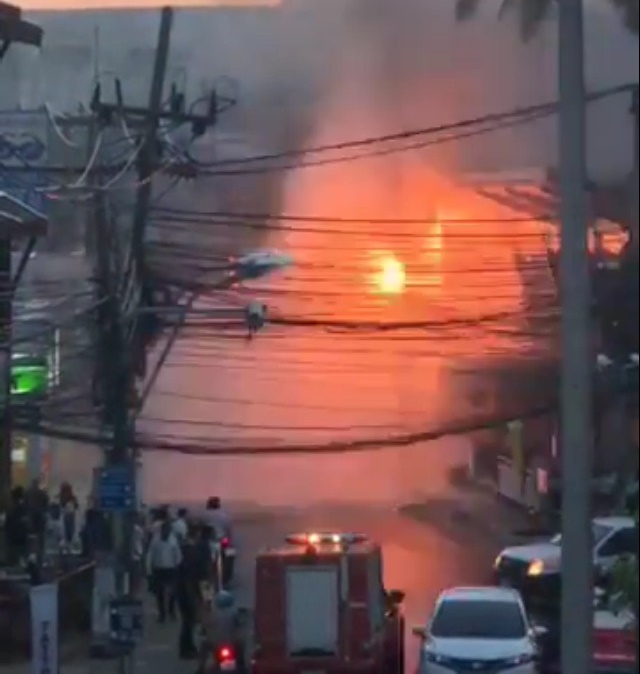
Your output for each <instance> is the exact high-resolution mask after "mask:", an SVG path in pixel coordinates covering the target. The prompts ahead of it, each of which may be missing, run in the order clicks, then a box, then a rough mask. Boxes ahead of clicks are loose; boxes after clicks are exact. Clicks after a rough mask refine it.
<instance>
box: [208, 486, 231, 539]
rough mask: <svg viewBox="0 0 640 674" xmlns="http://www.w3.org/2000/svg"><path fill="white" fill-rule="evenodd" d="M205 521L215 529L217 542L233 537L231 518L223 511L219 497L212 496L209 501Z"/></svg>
mask: <svg viewBox="0 0 640 674" xmlns="http://www.w3.org/2000/svg"><path fill="white" fill-rule="evenodd" d="M205 520H206V523H207V525H208V526H210V527H211V528H212V529H213V532H214V536H215V537H216V539H217V540H220V539H221V538H230V537H231V518H230V517H229V515H228V514H227V513H226V512H225V511H224V510H223V509H222V503H221V502H220V499H219V498H218V497H217V496H212V497H210V498H209V500H208V501H207V514H206V516H205Z"/></svg>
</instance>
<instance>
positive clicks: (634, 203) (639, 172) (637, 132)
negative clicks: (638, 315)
mask: <svg viewBox="0 0 640 674" xmlns="http://www.w3.org/2000/svg"><path fill="white" fill-rule="evenodd" d="M630 112H631V116H632V122H633V168H632V170H631V190H630V198H631V204H630V206H631V209H630V210H631V213H630V215H631V223H630V225H631V226H630V236H631V237H632V241H631V246H632V248H631V250H632V251H634V252H635V254H636V255H637V254H638V243H639V242H638V238H640V231H639V230H640V213H639V211H640V205H639V199H640V194H639V193H640V187H639V186H638V181H639V180H640V129H639V128H638V125H639V124H640V113H639V111H638V86H637V85H636V86H635V87H634V89H633V93H632V98H631V110H630ZM636 280H637V279H636Z"/></svg>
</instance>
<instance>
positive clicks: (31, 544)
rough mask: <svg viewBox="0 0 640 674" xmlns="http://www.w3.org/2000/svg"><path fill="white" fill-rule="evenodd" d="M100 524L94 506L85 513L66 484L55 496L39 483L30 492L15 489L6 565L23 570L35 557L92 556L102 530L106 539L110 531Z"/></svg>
mask: <svg viewBox="0 0 640 674" xmlns="http://www.w3.org/2000/svg"><path fill="white" fill-rule="evenodd" d="M97 520H98V518H96V514H95V511H94V510H93V509H92V508H91V505H90V504H89V505H88V507H87V508H86V510H85V511H84V512H83V511H82V509H81V507H80V503H79V500H78V498H77V497H76V495H75V493H74V490H73V488H72V487H71V485H70V484H68V483H66V482H65V483H63V484H62V485H61V486H60V489H59V491H58V493H57V494H55V495H51V494H49V493H48V492H47V491H46V490H45V489H43V488H42V487H41V486H40V484H39V482H38V481H37V480H34V481H33V482H32V484H31V485H30V486H29V487H28V488H26V489H25V488H24V487H21V486H17V487H14V488H13V490H12V492H11V500H10V504H9V507H8V509H7V512H6V516H5V523H4V530H5V556H6V560H5V561H6V563H7V564H8V565H9V566H19V565H24V564H26V563H27V562H28V561H29V560H30V559H31V558H32V557H33V556H36V557H38V558H43V557H45V556H46V555H47V554H48V553H54V552H55V553H57V552H60V551H67V552H70V553H77V554H82V553H83V552H85V553H86V554H89V548H91V546H92V544H93V542H94V541H96V540H97V533H98V529H100V533H101V534H102V535H103V536H104V534H105V532H106V531H107V530H108V527H107V526H106V522H105V521H104V520H103V521H102V522H101V523H98V521H97ZM99 525H101V526H99Z"/></svg>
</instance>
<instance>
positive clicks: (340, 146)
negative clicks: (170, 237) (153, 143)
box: [192, 83, 635, 167]
mask: <svg viewBox="0 0 640 674" xmlns="http://www.w3.org/2000/svg"><path fill="white" fill-rule="evenodd" d="M634 87H635V84H633V83H631V84H624V85H619V86H615V87H607V88H604V89H600V90H597V91H595V92H592V93H591V94H589V95H587V97H586V102H587V103H591V102H594V101H597V100H599V99H602V98H608V97H609V96H614V95H616V94H620V93H625V92H629V91H633V89H634ZM557 109H558V101H557V100H554V101H550V102H548V103H541V104H537V105H532V106H525V107H519V108H514V109H512V110H509V111H505V112H497V113H489V114H486V115H482V116H479V117H472V118H468V119H464V120H460V121H457V122H453V123H449V124H442V125H437V126H432V127H426V128H420V129H410V130H406V131H399V132H395V133H389V134H384V135H379V136H370V137H367V138H361V139H357V140H349V141H342V142H336V143H330V144H325V145H317V146H312V147H307V148H302V149H300V150H288V151H285V152H278V153H269V154H262V155H255V156H253V157H244V158H238V159H228V160H218V161H216V162H209V163H205V162H198V161H195V160H193V158H192V161H194V163H195V164H197V165H198V166H202V167H219V166H226V165H238V164H247V163H254V162H261V161H272V160H274V159H286V158H289V157H300V156H304V155H308V154H316V153H322V152H331V151H337V150H345V149H351V148H359V147H367V146H369V145H376V144H380V143H391V142H394V141H400V140H408V139H411V138H415V137H419V136H428V135H435V134H440V133H444V132H447V131H460V130H463V129H466V128H469V127H473V126H477V125H479V124H491V123H495V122H506V121H508V120H511V119H513V118H519V117H525V118H526V117H532V116H536V115H550V114H554V113H556V112H557Z"/></svg>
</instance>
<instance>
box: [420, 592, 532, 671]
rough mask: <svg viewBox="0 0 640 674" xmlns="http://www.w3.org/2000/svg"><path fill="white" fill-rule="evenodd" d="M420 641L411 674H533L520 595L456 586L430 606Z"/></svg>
mask: <svg viewBox="0 0 640 674" xmlns="http://www.w3.org/2000/svg"><path fill="white" fill-rule="evenodd" d="M413 633H414V634H415V635H416V636H418V637H420V639H421V642H422V643H421V646H420V658H419V662H420V664H419V666H418V671H417V674H462V673H463V672H464V673H465V674H467V673H470V674H473V672H477V673H478V674H481V673H484V672H491V674H536V672H537V671H538V663H537V661H538V645H537V639H538V637H540V636H542V630H541V629H540V628H535V627H533V626H532V625H531V624H530V623H529V620H528V618H527V613H526V611H525V608H524V604H523V602H522V599H521V598H520V595H519V594H518V593H517V592H516V591H515V590H512V589H509V588H501V587H469V588H465V587H460V588H454V589H450V590H446V591H444V592H443V593H442V594H441V595H440V596H439V597H438V600H437V601H436V605H435V609H434V612H433V615H432V617H431V620H430V622H429V624H428V625H427V627H416V628H414V630H413Z"/></svg>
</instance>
